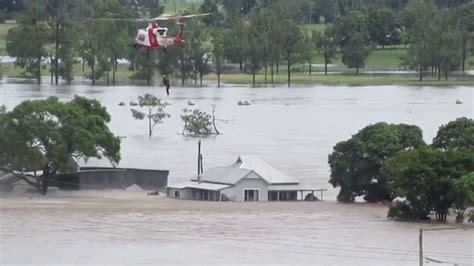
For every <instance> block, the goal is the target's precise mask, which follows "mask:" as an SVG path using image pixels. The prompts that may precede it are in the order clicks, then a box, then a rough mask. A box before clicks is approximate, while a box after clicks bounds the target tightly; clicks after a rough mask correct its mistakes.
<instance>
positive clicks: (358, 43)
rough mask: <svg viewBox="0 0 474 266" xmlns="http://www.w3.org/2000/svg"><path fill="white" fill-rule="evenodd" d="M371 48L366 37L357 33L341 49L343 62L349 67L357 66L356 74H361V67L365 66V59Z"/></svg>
mask: <svg viewBox="0 0 474 266" xmlns="http://www.w3.org/2000/svg"><path fill="white" fill-rule="evenodd" d="M370 50H371V48H370V46H369V45H368V43H367V41H366V38H365V37H364V36H363V35H362V34H360V33H355V34H353V35H351V36H350V37H349V40H348V42H347V44H345V45H344V46H343V47H342V49H341V54H342V62H343V63H344V64H345V65H346V66H347V67H348V68H355V69H356V75H359V68H364V67H365V60H366V59H367V57H368V56H369V54H370Z"/></svg>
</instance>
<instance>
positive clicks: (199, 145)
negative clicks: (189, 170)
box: [198, 141, 201, 175]
mask: <svg viewBox="0 0 474 266" xmlns="http://www.w3.org/2000/svg"><path fill="white" fill-rule="evenodd" d="M200 174H201V141H199V143H198V175H200Z"/></svg>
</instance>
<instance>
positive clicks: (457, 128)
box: [433, 117, 474, 151]
mask: <svg viewBox="0 0 474 266" xmlns="http://www.w3.org/2000/svg"><path fill="white" fill-rule="evenodd" d="M433 147H435V148H437V149H442V150H447V149H467V150H472V151H474V120H473V119H469V118H467V117H460V118H458V119H456V120H454V121H451V122H449V123H447V124H446V125H442V126H441V127H440V128H439V130H438V133H437V134H436V136H435V137H434V139H433Z"/></svg>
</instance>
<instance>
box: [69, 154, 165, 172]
mask: <svg viewBox="0 0 474 266" xmlns="http://www.w3.org/2000/svg"><path fill="white" fill-rule="evenodd" d="M77 164H78V166H79V168H81V169H82V168H103V169H104V168H105V169H114V168H116V169H140V170H152V171H168V170H167V169H166V168H165V167H164V166H163V165H162V164H161V162H160V161H159V160H157V159H156V158H152V157H139V156H127V155H124V154H123V155H122V159H121V160H120V162H119V163H118V164H117V165H116V166H114V165H113V164H112V163H110V161H109V160H108V159H107V158H102V159H97V158H89V159H88V160H87V161H85V160H84V159H79V160H77Z"/></svg>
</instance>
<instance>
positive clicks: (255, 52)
mask: <svg viewBox="0 0 474 266" xmlns="http://www.w3.org/2000/svg"><path fill="white" fill-rule="evenodd" d="M251 24H252V27H251V28H250V29H249V30H248V31H247V32H246V35H247V36H246V39H247V40H248V43H247V48H246V49H245V51H246V54H245V57H246V59H247V61H248V69H249V70H250V73H251V74H252V86H253V87H255V75H256V74H257V72H258V71H259V70H260V69H261V67H262V61H263V60H264V59H263V55H264V53H265V41H266V39H265V38H264V36H263V35H262V34H261V33H262V32H263V30H264V29H263V27H262V23H261V21H260V20H258V19H257V18H256V17H253V19H252V22H251Z"/></svg>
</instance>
